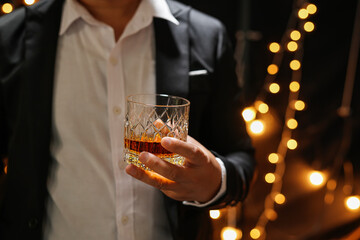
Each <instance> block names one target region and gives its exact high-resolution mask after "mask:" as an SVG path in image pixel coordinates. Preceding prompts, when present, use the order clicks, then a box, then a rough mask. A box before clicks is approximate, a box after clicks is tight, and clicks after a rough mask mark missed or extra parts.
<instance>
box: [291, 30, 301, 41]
mask: <svg viewBox="0 0 360 240" xmlns="http://www.w3.org/2000/svg"><path fill="white" fill-rule="evenodd" d="M290 38H291V39H292V40H293V41H297V40H299V39H300V38H301V33H300V32H299V31H298V30H293V31H291V33H290Z"/></svg>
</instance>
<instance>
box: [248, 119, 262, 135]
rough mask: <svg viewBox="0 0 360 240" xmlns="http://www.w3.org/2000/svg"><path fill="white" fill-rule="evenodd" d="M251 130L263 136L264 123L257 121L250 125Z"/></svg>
mask: <svg viewBox="0 0 360 240" xmlns="http://www.w3.org/2000/svg"><path fill="white" fill-rule="evenodd" d="M250 130H251V132H252V133H254V134H261V133H262V132H263V131H264V123H263V122H262V121H261V120H255V121H253V122H252V123H251V124H250Z"/></svg>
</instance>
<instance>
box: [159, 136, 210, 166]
mask: <svg viewBox="0 0 360 240" xmlns="http://www.w3.org/2000/svg"><path fill="white" fill-rule="evenodd" d="M161 145H162V146H163V147H164V148H166V149H167V150H168V151H170V152H174V153H177V154H179V155H181V156H183V157H185V158H187V159H188V160H190V162H192V163H199V161H201V160H204V159H206V154H205V153H204V151H203V150H202V149H201V148H200V147H199V146H197V145H195V144H192V143H189V142H184V141H181V140H179V139H176V138H170V137H164V138H163V139H161ZM193 160H197V161H196V162H193Z"/></svg>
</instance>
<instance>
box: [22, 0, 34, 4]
mask: <svg viewBox="0 0 360 240" xmlns="http://www.w3.org/2000/svg"><path fill="white" fill-rule="evenodd" d="M24 3H25V4H26V5H33V4H34V3H35V0H24Z"/></svg>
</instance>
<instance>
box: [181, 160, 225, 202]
mask: <svg viewBox="0 0 360 240" xmlns="http://www.w3.org/2000/svg"><path fill="white" fill-rule="evenodd" d="M216 160H217V161H218V163H219V164H220V167H221V186H220V190H219V191H218V193H217V194H216V195H215V197H213V198H212V199H211V200H210V201H208V202H206V203H199V202H198V201H193V202H189V201H183V204H184V205H190V206H194V207H206V206H209V205H210V204H212V203H213V202H215V201H216V200H218V199H220V198H221V197H222V196H223V195H224V194H225V192H226V168H225V165H224V163H223V161H221V159H220V158H216Z"/></svg>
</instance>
